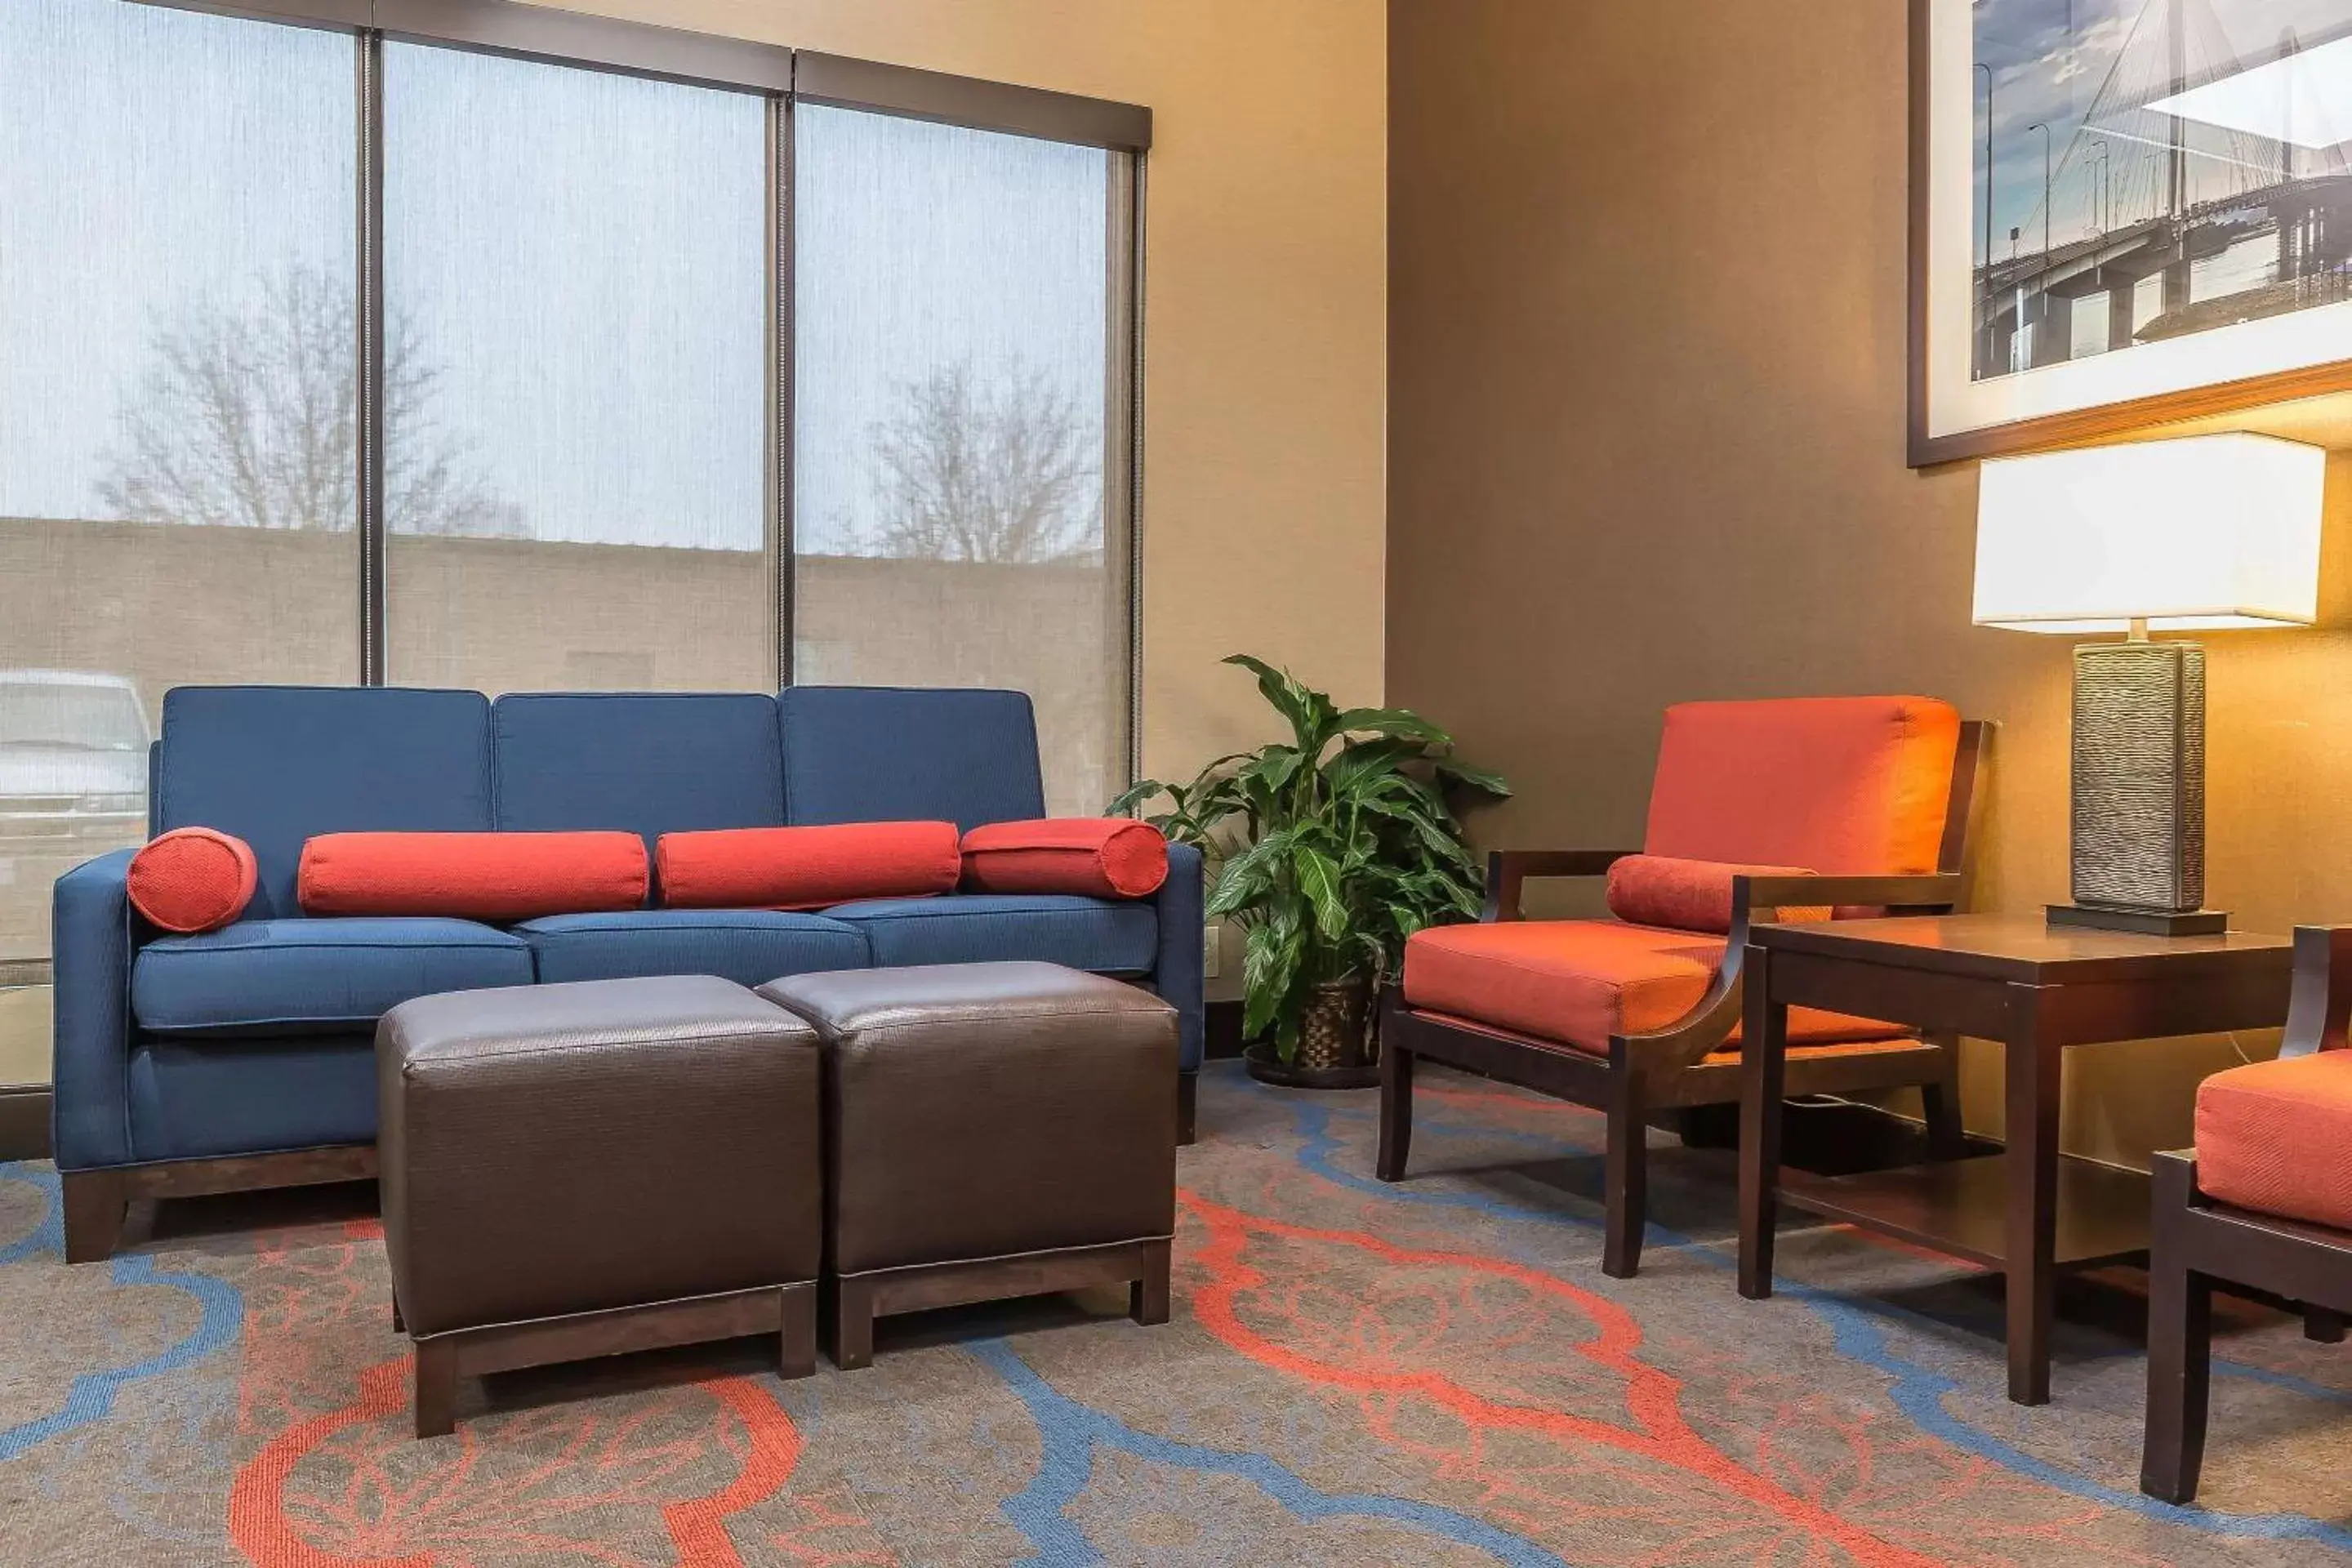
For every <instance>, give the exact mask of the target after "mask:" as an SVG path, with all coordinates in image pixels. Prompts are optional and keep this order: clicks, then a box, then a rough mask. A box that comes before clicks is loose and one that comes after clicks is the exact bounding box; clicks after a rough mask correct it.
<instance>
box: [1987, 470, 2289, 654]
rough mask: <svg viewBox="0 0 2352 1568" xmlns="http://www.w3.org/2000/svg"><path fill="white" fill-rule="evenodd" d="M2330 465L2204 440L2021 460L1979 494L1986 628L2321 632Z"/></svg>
mask: <svg viewBox="0 0 2352 1568" xmlns="http://www.w3.org/2000/svg"><path fill="white" fill-rule="evenodd" d="M2326 478H2327V455H2326V453H2325V452H2324V451H2322V450H2321V449H2320V448H2318V447H2307V446H2304V445H2303V444H2301V443H2299V442H2294V441H2282V440H2279V439H2277V438H2275V437H2269V436H2243V435H2230V436H2199V437H2190V438H2189V439H2187V440H2179V441H2148V442H2141V443H2135V444H2132V445H2127V446H2118V447H2090V448H2086V449H2084V450H2081V451H2073V452H2045V453H2040V454H2036V455H2034V456H2032V457H2026V458H2000V459H1997V460H1994V461H1991V462H1988V463H1986V464H1985V465H1984V472H1983V479H1982V484H1981V487H1980V489H1979V492H1978V497H1977V593H1976V623H1977V625H1979V626H2011V627H2015V628H2016V629H2018V630H2020V631H2034V632H2054V633H2077V634H2079V633H2085V632H2103V631H2123V630H2126V629H2127V628H2128V627H2129V626H2130V625H2131V623H2132V622H2134V621H2136V620H2145V621H2146V622H2147V625H2148V627H2149V629H2151V630H2154V631H2197V630H2208V629H2212V628H2216V627H2226V626H2279V625H2288V626H2308V625H2310V624H2311V622H2312V621H2313V620H2315V618H2317V616H2318V613H2319V526H2320V514H2321V504H2322V494H2323V491H2324V490H2325V488H2326Z"/></svg>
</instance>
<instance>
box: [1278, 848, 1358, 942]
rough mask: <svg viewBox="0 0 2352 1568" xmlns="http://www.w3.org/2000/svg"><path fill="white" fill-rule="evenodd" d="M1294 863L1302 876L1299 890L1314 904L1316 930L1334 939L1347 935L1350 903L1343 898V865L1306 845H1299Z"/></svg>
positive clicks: (1297, 874) (1299, 880) (1295, 869)
mask: <svg viewBox="0 0 2352 1568" xmlns="http://www.w3.org/2000/svg"><path fill="white" fill-rule="evenodd" d="M1290 864H1291V868H1292V871H1293V873H1294V874H1295V875H1296V876H1297V879H1298V887H1299V890H1300V891H1301V892H1303V893H1305V894H1306V895H1307V901H1308V903H1310V904H1311V905H1312V906H1313V907H1314V910H1315V926H1316V929H1317V930H1318V931H1321V932H1322V933H1323V935H1324V937H1325V938H1326V939H1327V940H1328V941H1331V942H1338V941H1339V940H1340V939H1341V938H1343V937H1345V936H1346V935H1347V934H1348V925H1349V921H1348V906H1347V903H1346V901H1345V900H1343V899H1342V898H1341V897H1340V890H1339V866H1338V865H1337V864H1335V863H1334V862H1333V861H1332V859H1331V858H1330V857H1329V856H1328V855H1326V854H1324V853H1323V852H1322V851H1321V850H1319V849H1317V848H1315V847H1312V846H1310V845H1305V844H1302V845H1300V846H1298V847H1297V851H1296V853H1294V854H1293V855H1292V857H1291V861H1290Z"/></svg>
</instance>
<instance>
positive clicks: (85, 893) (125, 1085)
mask: <svg viewBox="0 0 2352 1568" xmlns="http://www.w3.org/2000/svg"><path fill="white" fill-rule="evenodd" d="M133 853H135V851H132V850H129V849H118V850H116V851H114V853H112V854H110V855H101V856H100V857H99V858H97V859H95V860H88V861H84V862H83V863H82V864H81V865H79V866H77V867H75V868H73V869H72V870H70V871H68V872H67V873H66V874H65V875H64V876H62V877H59V878H58V881H57V888H56V891H55V892H54V894H53V895H52V903H51V910H52V919H51V935H50V951H51V952H52V954H53V959H52V973H53V975H54V976H55V982H56V989H55V992H54V995H53V1002H54V1005H55V1009H56V1019H57V1034H56V1040H57V1055H56V1057H55V1058H54V1062H53V1068H54V1072H55V1083H54V1086H53V1095H54V1098H53V1100H52V1106H53V1109H52V1111H51V1116H52V1118H53V1121H54V1132H55V1135H54V1140H53V1141H54V1142H55V1144H56V1152H57V1161H58V1168H59V1169H61V1170H68V1171H79V1170H88V1169H89V1168H91V1167H93V1166H99V1165H121V1164H127V1163H130V1160H131V1096H130V1072H131V948H132V945H133V944H132V940H131V935H132V927H131V898H130V894H129V892H128V890H127V889H126V887H125V877H126V874H127V873H128V871H129V870H130V868H131V856H132V854H133Z"/></svg>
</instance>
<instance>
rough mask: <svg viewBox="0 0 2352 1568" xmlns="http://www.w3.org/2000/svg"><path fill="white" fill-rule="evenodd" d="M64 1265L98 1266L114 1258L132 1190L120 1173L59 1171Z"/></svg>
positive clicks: (120, 1238)
mask: <svg viewBox="0 0 2352 1568" xmlns="http://www.w3.org/2000/svg"><path fill="white" fill-rule="evenodd" d="M58 1184H59V1185H60V1186H61V1187H62V1188H63V1189H64V1197H65V1211H66V1213H65V1220H66V1261H67V1262H68V1263H98V1262H102V1261H104V1260H105V1259H106V1258H111V1257H113V1256H114V1249H115V1247H118V1246H120V1245H121V1241H122V1220H123V1215H125V1214H126V1213H127V1212H128V1211H129V1209H130V1205H131V1187H130V1183H129V1181H128V1179H127V1178H126V1177H125V1176H124V1175H123V1173H121V1171H62V1172H59V1173H58Z"/></svg>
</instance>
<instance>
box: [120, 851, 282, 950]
mask: <svg viewBox="0 0 2352 1568" xmlns="http://www.w3.org/2000/svg"><path fill="white" fill-rule="evenodd" d="M254 874H255V873H254V864H253V847H252V846H251V845H249V844H247V843H246V841H245V840H244V839H242V838H238V837H233V836H231V835H229V834H226V833H221V832H217V831H215V830H214V829H213V828H209V827H174V828H173V829H172V831H171V832H169V833H164V834H159V835H158V836H156V837H153V838H151V839H149V840H148V841H147V846H146V847H145V848H143V849H142V850H140V851H139V853H138V854H136V855H133V856H132V857H131V870H130V873H129V876H128V877H127V879H126V880H127V882H128V884H129V891H130V894H131V908H132V909H134V910H138V911H139V912H140V913H141V914H142V915H144V916H145V917H146V918H147V920H148V921H149V923H150V924H152V925H155V926H159V927H161V928H162V929H163V930H164V931H178V932H180V933H181V934H183V935H186V934H188V933H191V932H194V931H218V930H219V929H220V928H221V927H223V926H225V925H226V924H228V923H229V922H230V921H234V920H236V917H237V916H239V915H241V914H243V913H245V906H246V905H247V904H249V903H251V902H252V901H253V883H254Z"/></svg>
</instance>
